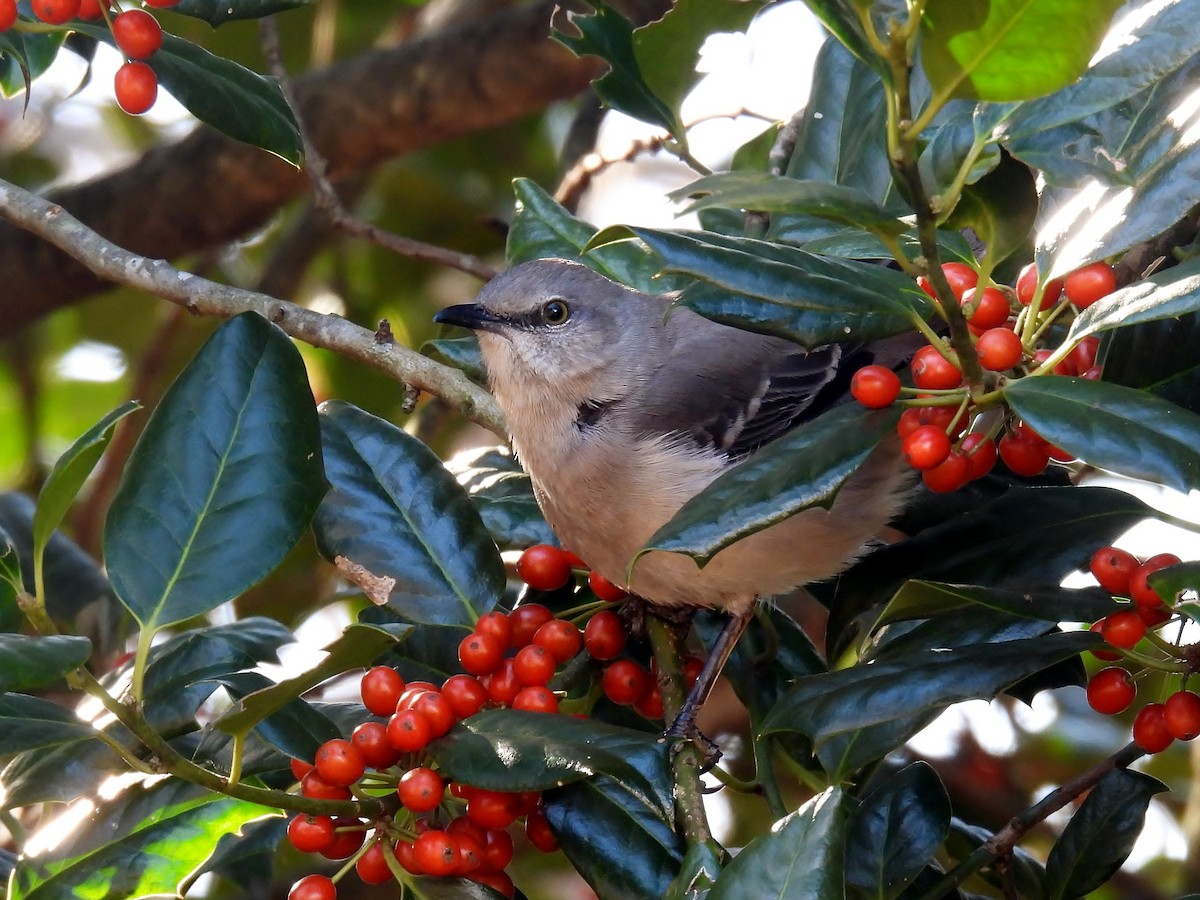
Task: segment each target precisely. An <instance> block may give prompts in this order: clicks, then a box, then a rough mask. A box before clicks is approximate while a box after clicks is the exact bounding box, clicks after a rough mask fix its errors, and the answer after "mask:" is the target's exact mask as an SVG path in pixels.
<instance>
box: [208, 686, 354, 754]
mask: <svg viewBox="0 0 1200 900" xmlns="http://www.w3.org/2000/svg"><path fill="white" fill-rule="evenodd" d="M216 680H217V681H219V682H220V684H221V685H222V686H223V687H224V688H225V689H226V690H227V691H228V692H229V696H230V697H232V698H233V699H234V700H235V701H236V703H235V704H234V709H235V710H238V711H244V710H245V709H247V706H243V705H241V704H243V703H244V702H245V701H246V699H247V698H248V697H254V698H255V700H256V701H258V703H257V706H255V708H254V714H253V717H254V718H256V719H257V721H255V722H254V723H253V726H252V727H253V729H254V731H255V733H256V734H257V735H258V736H259V737H261V738H262V739H263V740H264V741H266V742H267V743H268V744H270V745H271V746H272V747H274V748H275V749H277V750H279V751H280V752H281V753H283V754H284V755H286V756H289V757H292V758H295V759H306V760H311V759H312V758H313V757H314V756H315V755H316V753H317V748H318V747H320V746H321V744H323V743H325V742H326V741H329V740H333V739H334V738H339V737H346V736H347V735H348V734H349V732H343V731H342V730H341V729H339V728H338V726H337V725H336V724H334V723H333V721H331V720H330V719H329V717H328V716H325V715H324V714H322V713H321V712H319V711H318V710H317V709H316V708H315V707H313V706H312V705H311V704H309V703H305V702H304V701H303V700H301V699H300V698H299V697H292V698H291V699H289V700H287V701H286V702H284V703H282V704H281V703H280V697H279V696H278V694H277V693H276V692H275V690H274V689H275V688H276V687H277V685H276V684H274V683H272V681H271V680H270V679H269V678H267V677H266V676H265V675H263V674H262V673H260V672H238V673H236V674H233V675H225V676H224V677H222V678H219V679H216ZM268 698H269V699H268ZM250 705H254V701H251V704H250ZM266 708H269V709H270V711H269V712H268V711H266ZM359 709H361V707H359ZM249 717H250V716H247V718H249ZM357 719H358V720H359V721H362V713H361V712H358V714H357ZM238 724H241V723H238ZM214 725H215V726H216V727H217V728H220V729H221V730H222V731H225V732H226V733H227V734H237V733H238V730H237V729H235V728H229V727H228V726H227V725H226V723H225V722H223V721H222V720H220V719H218V720H217V721H216V722H215V723H214ZM243 736H244V733H243Z"/></svg>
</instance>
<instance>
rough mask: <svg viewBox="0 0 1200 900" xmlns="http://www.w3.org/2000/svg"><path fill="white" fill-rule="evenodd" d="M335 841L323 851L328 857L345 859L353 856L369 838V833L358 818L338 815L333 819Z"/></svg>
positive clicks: (323, 854)
mask: <svg viewBox="0 0 1200 900" xmlns="http://www.w3.org/2000/svg"><path fill="white" fill-rule="evenodd" d="M333 828H334V835H333V843H332V844H330V845H329V846H328V847H326V848H325V849H324V850H322V851H321V855H322V856H324V857H325V858H326V859H345V858H346V857H348V856H353V855H354V854H355V853H357V852H358V849H359V848H360V847H361V846H362V845H363V841H365V840H366V839H367V833H366V831H364V830H363V828H362V823H361V822H359V821H358V819H351V818H347V817H345V816H338V817H337V818H336V819H334V820H333Z"/></svg>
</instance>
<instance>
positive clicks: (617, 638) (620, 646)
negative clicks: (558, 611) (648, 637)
mask: <svg viewBox="0 0 1200 900" xmlns="http://www.w3.org/2000/svg"><path fill="white" fill-rule="evenodd" d="M583 645H584V647H586V648H587V652H588V653H589V654H590V655H591V657H592V658H593V659H598V660H601V661H605V660H610V659H614V658H615V657H616V656H617V655H618V654H619V653H620V652H621V651H622V650H624V649H625V626H624V625H623V624H622V623H621V617H620V616H618V615H617V614H616V613H615V612H612V611H611V610H607V609H602V610H600V612H598V613H596V614H595V615H594V616H592V617H591V618H590V619H588V623H587V625H586V626H585V627H584V629H583Z"/></svg>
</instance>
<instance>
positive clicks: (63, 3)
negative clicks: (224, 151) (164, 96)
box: [0, 0, 179, 115]
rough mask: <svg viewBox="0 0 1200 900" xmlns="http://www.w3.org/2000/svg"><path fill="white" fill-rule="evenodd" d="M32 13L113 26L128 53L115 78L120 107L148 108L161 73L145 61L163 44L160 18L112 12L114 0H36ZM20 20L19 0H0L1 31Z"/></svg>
mask: <svg viewBox="0 0 1200 900" xmlns="http://www.w3.org/2000/svg"><path fill="white" fill-rule="evenodd" d="M143 2H144V3H145V4H146V5H147V6H152V7H159V8H166V7H169V6H175V5H176V4H177V3H178V2H179V0H143ZM32 8H33V14H34V16H36V17H37V18H38V19H39V20H41V21H42V22H45V23H47V24H49V25H65V24H66V23H68V22H70V21H71V20H72V19H82V20H84V21H94V20H96V19H99V18H104V20H105V21H107V22H108V23H109V27H110V28H111V29H112V35H113V41H114V42H115V43H116V45H117V47H118V48H120V50H121V52H122V53H123V54H124V55H125V60H126V61H125V63H124V65H122V66H121V68H119V69H117V74H116V76H115V77H114V78H113V93H114V94H115V95H116V98H117V104H118V105H119V106H120V107H121V109H123V110H125V112H127V113H129V114H131V115H139V114H141V113H144V112H146V111H147V110H148V109H150V107H152V106H153V105H154V101H155V100H156V99H157V98H158V76H157V75H156V74H155V73H154V70H153V69H152V68H150V66H149V65H147V64H146V63H144V62H142V60H144V59H148V58H150V57H151V56H153V55H154V54H155V53H157V52H158V50H159V48H160V47H162V42H163V32H162V26H160V25H159V24H158V19H156V18H154V16H152V15H151V14H150V13H148V12H146V11H145V10H144V9H136V8H135V9H127V10H124V11H120V10H119V7H118V10H119V11H118V12H117V13H116V15H113V14H112V9H113V0H33V3H32ZM16 21H17V3H16V0H0V32H4V31H7V30H8V29H9V28H11V27H12V26H13V25H14V24H15V23H16Z"/></svg>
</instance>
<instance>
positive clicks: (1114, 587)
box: [1088, 547, 1138, 596]
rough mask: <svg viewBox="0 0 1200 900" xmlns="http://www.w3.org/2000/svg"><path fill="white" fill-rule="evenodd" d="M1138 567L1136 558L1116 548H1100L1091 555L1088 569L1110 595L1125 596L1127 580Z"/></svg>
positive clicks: (1127, 586)
mask: <svg viewBox="0 0 1200 900" xmlns="http://www.w3.org/2000/svg"><path fill="white" fill-rule="evenodd" d="M1137 567H1138V561H1137V557H1136V556H1134V555H1133V554H1132V553H1127V552H1126V551H1124V550H1120V549H1118V548H1116V547H1101V548H1100V549H1099V550H1097V551H1096V552H1095V553H1093V554H1092V558H1091V560H1090V562H1089V563H1088V569H1090V570H1091V573H1092V576H1093V577H1094V578H1095V579H1096V580H1097V581H1098V582H1100V587H1102V588H1104V589H1105V590H1106V591H1108V592H1109V593H1110V594H1120V595H1121V596H1126V591H1128V590H1129V578H1130V576H1131V575H1133V573H1134V570H1135V569H1137Z"/></svg>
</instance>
